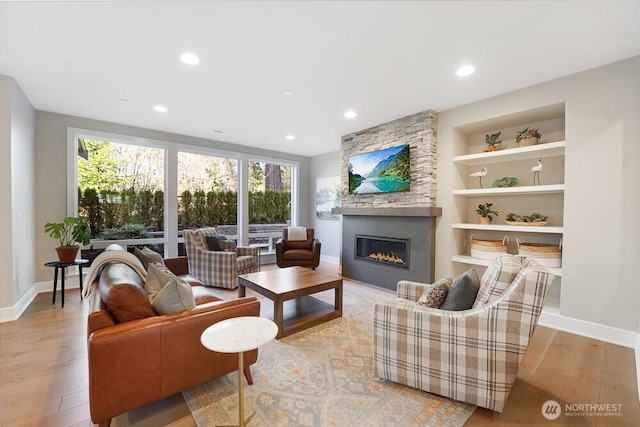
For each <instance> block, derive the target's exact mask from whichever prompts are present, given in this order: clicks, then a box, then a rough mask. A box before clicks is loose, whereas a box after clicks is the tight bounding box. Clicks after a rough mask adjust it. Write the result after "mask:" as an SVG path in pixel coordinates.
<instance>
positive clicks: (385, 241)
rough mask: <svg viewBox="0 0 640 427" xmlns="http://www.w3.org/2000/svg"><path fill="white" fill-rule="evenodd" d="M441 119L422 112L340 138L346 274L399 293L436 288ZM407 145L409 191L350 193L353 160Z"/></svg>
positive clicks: (337, 212) (439, 212)
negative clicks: (414, 285)
mask: <svg viewBox="0 0 640 427" xmlns="http://www.w3.org/2000/svg"><path fill="white" fill-rule="evenodd" d="M437 125H438V114H437V113H436V112H435V111H433V110H427V111H422V112H420V113H416V114H412V115H410V116H406V117H402V118H399V119H397V120H393V121H390V122H387V123H383V124H381V125H378V126H375V127H372V128H368V129H363V130H360V131H358V132H354V133H351V134H348V135H344V136H343V137H342V145H341V154H342V160H341V161H342V166H341V182H342V184H341V187H342V188H343V189H344V191H343V195H342V207H341V208H334V209H333V213H336V214H340V215H342V255H341V263H342V265H341V266H342V274H343V275H344V276H345V277H349V278H352V279H356V280H360V281H363V282H366V283H370V284H373V285H377V286H381V287H385V288H388V289H393V290H395V289H396V285H397V283H398V281H399V280H413V281H418V282H426V283H432V282H433V279H434V275H435V271H434V269H435V226H436V217H438V216H440V215H441V214H442V213H441V212H442V209H441V208H437V207H435V204H436V188H437V181H436V172H437V163H438V161H437V160H438V159H437ZM405 144H406V145H408V146H409V153H410V158H409V163H410V178H411V185H410V190H409V191H404V192H398V193H382V194H380V193H378V194H348V193H349V191H348V189H349V173H348V171H349V158H350V157H351V156H354V155H358V154H362V153H367V152H372V151H376V150H382V149H385V148H390V147H396V146H400V145H405Z"/></svg>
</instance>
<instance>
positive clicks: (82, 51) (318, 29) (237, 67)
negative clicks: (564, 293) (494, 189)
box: [0, 1, 640, 156]
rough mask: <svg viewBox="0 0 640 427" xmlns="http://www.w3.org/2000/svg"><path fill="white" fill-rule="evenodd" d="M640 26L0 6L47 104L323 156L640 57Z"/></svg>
mask: <svg viewBox="0 0 640 427" xmlns="http://www.w3.org/2000/svg"><path fill="white" fill-rule="evenodd" d="M638 22H640V2H637V1H626V2H624V1H602V2H598V1H589V2H583V1H555V2H550V1H513V2H507V1H495V2H481V1H470V2H464V1H455V2H447V1H431V2H401V1H394V2H391V1H389V2H382V1H375V2H367V1H358V2H345V1H328V2H314V1H298V2H294V1H284V2H271V1H261V2H257V1H254V2H249V1H235V2H231V1H227V2H224V1H216V2H188V1H176V2H150V1H147V2H144V1H143V2H50V1H48V2H0V74H2V75H7V76H11V77H13V78H15V79H16V81H17V82H18V84H19V85H20V87H21V88H22V90H23V91H24V92H25V94H26V95H27V97H28V98H29V100H30V101H31V103H32V104H33V106H34V107H35V108H36V109H38V110H43V111H51V112H56V113H62V114H70V115H74V116H80V117H88V118H92V119H98V120H105V121H109V122H115V123H122V124H127V125H132V126H139V127H143V128H150V129H157V130H162V131H167V132H174V133H178V134H184V135H190V136H196V137H201V138H206V139H211V140H218V141H225V142H230V143H234V144H242V145H248V146H254V147H261V148H266V149H272V150H277V151H282V152H288V153H294V154H300V155H304V156H313V155H317V154H322V153H326V152H330V151H335V150H338V149H339V147H340V137H341V136H342V135H345V134H347V133H351V132H354V131H357V130H360V129H364V128H367V127H371V126H375V125H377V124H380V123H384V122H387V121H390V120H393V119H396V118H399V117H403V116H406V115H409V114H413V113H416V112H419V111H423V110H426V109H434V110H436V111H443V110H446V109H449V108H453V107H456V106H459V105H463V104H467V103H470V102H473V101H476V100H480V99H483V98H487V97H491V96H494V95H498V94H501V93H505V92H509V91H512V90H515V89H518V88H522V87H526V86H530V85H533V84H536V83H540V82H543V81H546V80H550V79H554V78H557V77H561V76H564V75H568V74H572V73H575V72H579V71H582V70H586V69H589V68H593V67H597V66H599V65H604V64H608V63H611V62H615V61H618V60H621V59H624V58H629V57H632V56H636V55H639V54H640V25H638ZM185 51H192V52H194V53H196V54H197V55H198V56H199V57H200V59H201V61H202V62H201V64H200V65H199V66H196V67H189V66H187V65H185V64H183V63H182V62H180V60H179V56H180V54H182V53H183V52H185ZM465 62H471V63H473V64H474V65H475V67H476V69H477V72H476V73H475V74H474V75H472V76H471V77H468V78H460V77H457V76H456V75H455V70H456V68H457V67H458V66H459V65H460V64H462V63H465ZM286 90H290V91H292V92H293V94H292V95H285V94H284V91H286ZM121 98H124V99H127V100H128V102H127V103H123V102H120V99H121ZM157 104H163V105H165V106H166V107H167V108H168V110H169V111H168V112H167V113H157V112H155V111H154V110H153V106H154V105H157ZM347 109H354V110H355V111H357V112H358V116H357V117H356V118H355V119H351V120H349V119H346V118H344V116H343V114H344V112H345V111H346V110H347ZM215 130H222V131H223V133H217V132H215ZM288 134H292V135H295V137H296V139H295V140H294V141H287V140H286V139H285V136H286V135H288Z"/></svg>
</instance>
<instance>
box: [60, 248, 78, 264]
mask: <svg viewBox="0 0 640 427" xmlns="http://www.w3.org/2000/svg"><path fill="white" fill-rule="evenodd" d="M79 249H80V246H58V247H57V248H56V252H57V253H58V260H59V261H60V262H63V263H72V262H74V261H75V260H76V255H78V250H79Z"/></svg>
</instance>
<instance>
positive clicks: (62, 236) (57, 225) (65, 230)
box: [44, 216, 91, 263]
mask: <svg viewBox="0 0 640 427" xmlns="http://www.w3.org/2000/svg"><path fill="white" fill-rule="evenodd" d="M44 232H45V233H47V235H48V236H49V237H51V238H53V239H56V240H58V241H59V242H60V246H58V247H57V248H56V252H57V253H58V259H59V260H60V262H64V263H70V262H74V261H75V259H76V255H77V254H78V250H79V249H80V246H79V244H82V245H84V246H86V245H88V244H89V243H91V238H90V234H89V225H88V224H87V221H86V220H85V219H84V218H82V217H71V216H68V217H66V218H65V219H64V220H62V222H48V223H46V224H45V225H44Z"/></svg>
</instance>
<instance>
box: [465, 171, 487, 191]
mask: <svg viewBox="0 0 640 427" xmlns="http://www.w3.org/2000/svg"><path fill="white" fill-rule="evenodd" d="M487 172H488V169H487V168H482V169H480V170H479V171H478V172H474V173H472V174H471V175H469V176H473V177H478V178H479V179H480V188H484V187H482V177H483V176H485V175H486V174H487Z"/></svg>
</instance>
